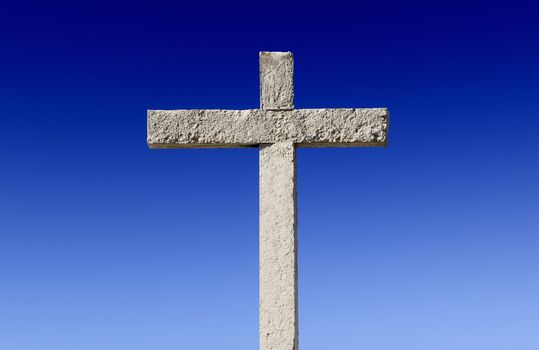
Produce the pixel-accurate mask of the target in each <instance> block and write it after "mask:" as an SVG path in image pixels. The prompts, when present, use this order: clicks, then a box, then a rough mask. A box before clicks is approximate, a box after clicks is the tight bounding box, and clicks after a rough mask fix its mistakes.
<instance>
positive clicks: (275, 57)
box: [259, 52, 294, 110]
mask: <svg viewBox="0 0 539 350" xmlns="http://www.w3.org/2000/svg"><path fill="white" fill-rule="evenodd" d="M259 59H260V109H274V110H277V109H293V108H294V55H293V54H292V52H261V53H260V55H259Z"/></svg>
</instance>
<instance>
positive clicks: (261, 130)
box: [148, 52, 389, 148]
mask: <svg viewBox="0 0 539 350" xmlns="http://www.w3.org/2000/svg"><path fill="white" fill-rule="evenodd" d="M259 59H260V109H247V110H218V109H213V110H211V109H210V110H202V109H193V110H181V109H180V110H149V111H148V145H149V146H150V147H151V148H184V147H187V148H190V147H251V146H258V145H260V144H268V143H276V142H281V141H290V142H293V143H295V144H297V145H299V146H304V147H320V146H322V147H335V146H385V145H386V144H387V128H388V122H389V112H388V110H387V109H386V108H325V109H294V78H293V72H294V58H293V55H292V53H291V52H260V55H259Z"/></svg>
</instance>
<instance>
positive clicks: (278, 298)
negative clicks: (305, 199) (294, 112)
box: [259, 142, 298, 350]
mask: <svg viewBox="0 0 539 350" xmlns="http://www.w3.org/2000/svg"><path fill="white" fill-rule="evenodd" d="M295 153H296V151H295V146H294V144H293V143H292V142H280V143H274V144H269V145H262V146H260V242H259V247H260V349H263V350H270V349H279V350H281V349H282V350H284V349H286V350H293V349H297V343H298V300H297V297H298V285H297V284H298V273H297V271H298V266H297V258H298V251H297V236H296V235H297V232H296V231H297V230H296V228H297V208H296V160H295Z"/></svg>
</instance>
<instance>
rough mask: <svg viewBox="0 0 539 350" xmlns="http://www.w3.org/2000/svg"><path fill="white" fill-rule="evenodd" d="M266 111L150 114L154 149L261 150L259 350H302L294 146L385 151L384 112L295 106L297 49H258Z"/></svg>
mask: <svg viewBox="0 0 539 350" xmlns="http://www.w3.org/2000/svg"><path fill="white" fill-rule="evenodd" d="M259 61H260V109H247V110H221V109H209V110H203V109H193V110H185V109H180V110H149V111H148V125H147V126H148V145H149V147H150V148H193V147H259V150H260V151H259V153H260V159H259V162H260V165H259V166H260V168H259V169H260V170H259V171H260V173H259V177H260V179H259V180H260V198H259V200H260V227H259V230H260V237H259V238H260V240H259V249H260V270H259V274H260V286H259V288H260V324H259V326H260V350H297V349H298V261H297V257H298V249H297V247H298V243H297V221H298V219H297V201H296V147H338V146H386V145H387V129H388V122H389V112H388V110H387V109H386V108H324V109H294V81H293V77H294V58H293V55H292V53H291V52H260V54H259Z"/></svg>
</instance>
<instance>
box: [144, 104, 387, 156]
mask: <svg viewBox="0 0 539 350" xmlns="http://www.w3.org/2000/svg"><path fill="white" fill-rule="evenodd" d="M388 123H389V112H388V110H387V109H386V108H327V109H294V110H281V111H272V110H258V109H246V110H220V109H210V110H202V109H191V110H182V109H180V110H149V111H148V145H149V146H150V148H195V147H209V148H212V147H253V146H258V145H260V144H268V143H276V142H281V141H291V142H294V143H295V144H296V145H298V146H302V147H339V146H385V145H386V144H387V129H388Z"/></svg>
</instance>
